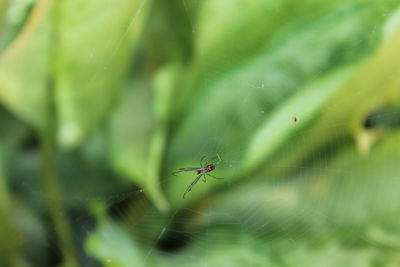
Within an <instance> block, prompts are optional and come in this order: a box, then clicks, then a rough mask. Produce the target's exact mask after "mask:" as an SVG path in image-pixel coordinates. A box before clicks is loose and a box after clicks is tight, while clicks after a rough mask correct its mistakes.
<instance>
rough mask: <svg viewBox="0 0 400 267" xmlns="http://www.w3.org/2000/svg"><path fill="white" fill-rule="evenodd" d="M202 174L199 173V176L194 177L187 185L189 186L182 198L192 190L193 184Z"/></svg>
mask: <svg viewBox="0 0 400 267" xmlns="http://www.w3.org/2000/svg"><path fill="white" fill-rule="evenodd" d="M203 175H204V174H200V175H199V176H197V177H196V179H194V181H193V182H192V183H191V184H190V185H189V187H188V188H187V189H186V191H185V193H183V198H185V196H186V194H187V193H189V192H190V190H192V188H193V186H194V185H195V184H196V183H197V181H198V180H199V179H200V178H201V176H203Z"/></svg>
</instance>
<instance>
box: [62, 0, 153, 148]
mask: <svg viewBox="0 0 400 267" xmlns="http://www.w3.org/2000/svg"><path fill="white" fill-rule="evenodd" d="M108 4H109V2H108V1H105V0H102V1H98V0H91V1H85V3H82V2H81V1H76V0H75V1H62V2H61V4H59V6H58V8H59V10H58V12H60V13H61V14H59V16H60V18H59V19H58V21H57V22H58V25H57V26H58V28H57V31H58V33H57V37H58V40H57V43H56V49H57V51H56V53H57V59H56V68H57V70H56V75H57V76H56V88H57V99H56V104H57V106H58V112H59V134H58V138H59V142H60V143H61V145H63V146H72V145H75V144H77V143H79V142H80V141H81V140H82V138H84V137H85V136H86V135H87V134H88V133H89V132H90V131H91V130H92V129H93V128H94V127H96V125H97V124H98V123H99V122H100V121H102V120H103V119H104V117H105V116H106V115H107V113H108V111H109V109H110V107H111V104H112V103H113V102H114V101H115V99H116V96H117V93H118V90H117V89H116V88H118V87H119V86H120V85H121V79H122V78H123V77H124V74H125V73H126V72H127V70H128V68H129V65H130V62H131V58H132V54H133V51H134V50H133V47H134V44H135V43H136V42H137V40H138V38H139V36H140V33H141V30H142V27H143V23H144V21H145V19H146V17H147V13H148V10H149V7H150V4H151V1H146V0H136V1H125V0H118V1H114V2H113V5H112V8H110V9H107V8H103V7H104V6H106V5H108Z"/></svg>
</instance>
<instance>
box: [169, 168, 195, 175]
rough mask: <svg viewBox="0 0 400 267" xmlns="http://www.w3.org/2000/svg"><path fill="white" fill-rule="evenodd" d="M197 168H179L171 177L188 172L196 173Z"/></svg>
mask: <svg viewBox="0 0 400 267" xmlns="http://www.w3.org/2000/svg"><path fill="white" fill-rule="evenodd" d="M198 169H199V168H179V171H176V172H173V173H172V175H175V176H176V174H177V173H180V172H189V171H196V170H198Z"/></svg>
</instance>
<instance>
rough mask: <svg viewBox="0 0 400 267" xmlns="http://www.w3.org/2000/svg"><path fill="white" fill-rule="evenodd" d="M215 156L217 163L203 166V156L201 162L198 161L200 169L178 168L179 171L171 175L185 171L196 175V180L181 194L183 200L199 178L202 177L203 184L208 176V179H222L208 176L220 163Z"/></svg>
mask: <svg viewBox="0 0 400 267" xmlns="http://www.w3.org/2000/svg"><path fill="white" fill-rule="evenodd" d="M217 156H218V159H219V160H218V162H217V163H214V164H207V165H203V160H204V158H205V156H203V157H202V158H201V160H200V167H199V168H179V171H176V172H174V173H172V174H173V175H176V174H177V173H180V172H187V171H195V172H196V173H197V177H196V179H194V181H193V182H192V183H191V184H190V185H189V187H188V188H187V189H186V191H185V193H183V198H185V196H186V194H187V193H189V192H190V191H191V190H192V188H193V186H194V185H195V184H196V183H197V182H198V181H199V179H200V178H201V177H203V182H206V181H207V179H206V175H207V176H210V177H213V178H215V179H224V178H219V177H215V176H212V175H211V174H209V172H211V171H213V170H215V169H216V168H217V164H218V163H219V162H221V158H220V157H219V155H218V154H217Z"/></svg>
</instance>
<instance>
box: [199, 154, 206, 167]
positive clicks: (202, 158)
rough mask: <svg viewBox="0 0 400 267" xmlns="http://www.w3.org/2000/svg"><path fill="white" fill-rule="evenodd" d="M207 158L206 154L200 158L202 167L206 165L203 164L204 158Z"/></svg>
mask: <svg viewBox="0 0 400 267" xmlns="http://www.w3.org/2000/svg"><path fill="white" fill-rule="evenodd" d="M205 158H206V156H205V155H204V156H202V157H201V159H200V166H201V167H204V166H203V160H204V159H205Z"/></svg>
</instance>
